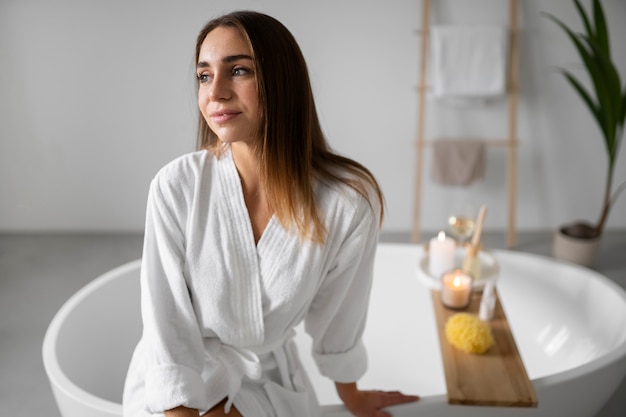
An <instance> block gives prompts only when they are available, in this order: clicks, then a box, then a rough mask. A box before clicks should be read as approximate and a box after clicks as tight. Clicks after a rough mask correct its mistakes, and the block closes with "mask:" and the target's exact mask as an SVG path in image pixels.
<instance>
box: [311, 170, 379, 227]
mask: <svg viewBox="0 0 626 417" xmlns="http://www.w3.org/2000/svg"><path fill="white" fill-rule="evenodd" d="M342 177H343V178H344V179H345V180H346V182H343V181H338V180H322V181H319V182H318V184H317V187H316V198H317V199H318V201H320V202H321V204H322V205H323V206H324V209H325V210H328V209H331V208H334V209H335V210H339V211H341V212H343V213H353V214H354V215H365V214H366V213H369V214H370V215H374V216H376V217H379V215H380V208H381V207H380V202H379V197H378V193H377V190H376V188H375V186H374V184H372V183H370V182H368V181H366V180H365V179H363V178H362V177H359V176H356V175H353V174H350V173H345V175H344V176H342Z"/></svg>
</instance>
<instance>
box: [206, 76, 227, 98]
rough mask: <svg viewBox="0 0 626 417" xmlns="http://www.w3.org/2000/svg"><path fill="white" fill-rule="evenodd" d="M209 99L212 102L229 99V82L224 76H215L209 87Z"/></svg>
mask: <svg viewBox="0 0 626 417" xmlns="http://www.w3.org/2000/svg"><path fill="white" fill-rule="evenodd" d="M209 98H210V99H211V100H213V101H220V100H228V99H229V98H231V90H230V87H229V80H228V78H227V77H226V76H224V75H217V74H216V75H215V76H214V77H213V80H212V81H211V85H210V86H209Z"/></svg>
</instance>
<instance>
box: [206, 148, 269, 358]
mask: <svg viewBox="0 0 626 417" xmlns="http://www.w3.org/2000/svg"><path fill="white" fill-rule="evenodd" d="M218 172H219V185H220V188H221V190H220V193H219V195H220V200H221V203H220V204H217V206H218V210H219V211H220V213H219V217H220V218H221V219H223V224H222V225H221V226H223V227H224V229H226V236H228V237H229V239H228V241H229V247H226V248H222V250H224V251H225V252H226V253H224V254H223V256H224V257H225V258H226V259H225V260H226V261H227V262H228V265H229V269H230V271H229V276H228V278H227V279H230V280H231V281H232V282H231V285H230V288H231V291H232V294H230V298H231V306H232V312H233V314H234V315H235V317H234V319H235V322H236V323H240V324H241V328H239V329H233V337H234V338H235V339H236V340H234V341H233V342H235V343H234V344H238V345H240V346H251V345H259V344H262V343H263V339H264V333H265V331H264V324H263V307H262V289H261V275H260V267H259V258H258V253H257V247H256V244H255V242H254V236H253V233H252V225H251V223H250V217H249V215H248V210H247V208H246V204H245V201H244V198H243V191H242V187H241V180H240V179H239V174H238V173H237V168H236V167H235V164H234V161H233V160H232V158H231V157H230V155H227V156H225V157H223V158H221V159H219V161H218ZM272 223H273V221H270V224H268V226H267V227H270V226H271V224H272Z"/></svg>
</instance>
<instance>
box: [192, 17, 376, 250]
mask: <svg viewBox="0 0 626 417" xmlns="http://www.w3.org/2000/svg"><path fill="white" fill-rule="evenodd" d="M221 26H226V27H233V28H236V29H238V30H239V31H240V32H241V34H242V35H243V36H244V38H245V39H246V40H247V41H248V42H249V44H250V48H251V50H252V54H253V58H254V63H255V68H256V69H255V73H256V82H257V89H258V94H259V106H260V108H261V132H259V133H260V134H259V136H260V138H261V139H260V142H259V144H258V146H257V153H258V157H259V161H260V167H261V168H260V173H259V174H260V176H261V182H262V184H263V187H264V190H265V192H266V195H267V199H268V202H269V204H270V207H271V209H272V210H273V211H274V213H275V214H276V217H277V218H278V220H279V221H280V223H281V224H282V225H283V226H284V227H285V228H287V229H290V228H291V226H292V224H294V223H295V226H296V228H297V230H298V233H299V235H300V236H303V237H306V238H309V239H311V240H313V241H315V242H319V243H323V242H324V240H325V237H326V229H325V227H324V224H323V222H322V220H321V217H320V214H319V212H318V209H317V207H316V203H315V197H314V190H313V186H314V182H315V179H316V178H317V179H320V180H323V181H324V180H325V181H330V182H339V183H343V184H346V185H348V186H349V187H351V188H353V189H354V190H355V191H356V192H358V193H359V194H361V195H362V196H363V197H365V198H367V199H368V201H369V198H370V193H369V191H368V190H369V188H370V187H371V188H373V189H374V190H375V194H376V198H377V199H378V200H379V201H378V202H379V204H380V207H381V218H380V222H381V223H382V217H383V207H384V201H383V195H382V191H381V189H380V187H379V186H378V183H377V182H376V179H375V178H374V176H373V175H372V173H371V172H370V171H369V170H368V169H367V168H365V167H364V166H363V165H361V164H359V163H358V162H356V161H353V160H351V159H349V158H346V157H343V156H341V155H338V154H336V153H334V152H333V151H332V150H331V149H330V147H329V146H328V143H327V141H326V138H325V137H324V134H323V133H322V129H321V127H320V123H319V119H318V116H317V111H316V108H315V102H314V100H313V92H312V90H311V83H310V80H309V74H308V70H307V65H306V61H305V60H304V56H303V55H302V52H301V50H300V47H299V46H298V44H297V42H296V40H295V38H294V37H293V35H292V34H291V33H290V32H289V30H288V29H287V28H286V27H285V26H284V25H283V24H282V23H280V22H279V21H278V20H276V19H274V18H273V17H270V16H267V15H265V14H262V13H258V12H252V11H237V12H233V13H229V14H226V15H223V16H221V17H218V18H216V19H213V20H211V21H210V22H208V23H207V24H206V25H205V26H204V27H203V28H202V30H201V31H200V33H199V35H198V39H197V42H196V63H197V62H198V59H199V54H200V48H201V46H202V43H203V42H204V39H205V38H206V36H207V35H208V34H209V32H211V31H212V30H213V29H215V28H217V27H221ZM198 148H199V149H207V150H209V151H211V152H213V153H214V154H216V155H218V156H219V155H220V154H221V153H222V152H223V149H224V147H223V145H222V143H221V142H220V141H219V139H218V138H217V136H216V135H215V133H214V132H213V131H211V129H210V128H209V126H208V124H207V123H206V121H205V120H204V118H203V117H202V115H201V114H199V116H198Z"/></svg>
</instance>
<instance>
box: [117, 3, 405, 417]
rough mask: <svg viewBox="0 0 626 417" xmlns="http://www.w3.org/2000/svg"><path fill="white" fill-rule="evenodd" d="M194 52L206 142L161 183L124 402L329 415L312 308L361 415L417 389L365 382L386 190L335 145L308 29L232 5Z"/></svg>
mask: <svg viewBox="0 0 626 417" xmlns="http://www.w3.org/2000/svg"><path fill="white" fill-rule="evenodd" d="M196 63H197V68H196V70H197V74H196V75H197V79H198V106H199V109H200V117H199V140H200V143H199V147H200V150H199V151H197V152H194V153H191V154H188V155H184V156H182V157H180V158H178V159H176V160H175V161H173V162H171V163H169V164H168V165H166V166H165V167H164V168H163V169H161V170H160V171H159V173H158V174H157V175H156V176H155V178H154V180H153V181H152V184H151V187H150V193H149V198H148V207H147V214H146V229H145V241H144V253H143V264H142V268H141V284H142V317H143V323H144V331H143V335H142V338H141V341H140V342H139V344H138V346H137V348H136V350H135V353H134V355H133V358H132V360H131V365H130V368H129V372H128V376H127V380H126V386H125V390H124V415H125V416H129V417H137V416H147V415H153V414H155V415H165V416H167V417H184V416H198V414H200V415H205V416H224V415H228V416H233V415H234V416H245V417H259V416H279V417H282V416H285V417H287V416H315V415H318V411H319V410H318V405H317V400H316V399H315V395H314V393H313V389H312V387H311V385H310V383H309V381H308V380H307V378H306V375H305V374H304V370H303V368H302V366H301V364H300V361H299V359H298V354H297V351H296V349H295V344H294V343H293V342H292V341H291V338H292V337H293V328H294V327H295V326H296V325H297V324H298V323H299V322H301V321H302V320H304V321H305V328H306V330H307V332H308V333H309V334H311V336H312V337H313V341H314V343H313V355H314V358H315V360H316V362H317V364H318V366H319V368H320V371H321V372H322V374H324V375H326V376H328V377H329V378H331V379H333V380H334V381H335V383H336V386H337V391H338V393H339V396H340V398H341V399H342V400H343V401H344V403H345V405H346V407H347V408H348V409H349V410H350V411H351V412H352V413H353V414H354V415H356V416H386V415H389V414H387V413H385V412H383V411H381V409H382V408H383V407H386V406H389V405H393V404H399V403H403V402H408V401H415V400H417V397H414V396H404V395H402V394H400V393H397V392H380V391H360V390H359V389H358V388H357V385H356V381H357V380H358V378H359V377H361V375H362V374H363V373H364V371H365V368H366V357H365V350H364V348H363V346H362V344H361V334H362V332H363V328H364V325H365V315H366V311H367V301H368V297H369V291H370V285H371V279H372V263H373V259H374V253H375V249H376V244H377V238H378V229H379V225H380V221H381V219H382V194H381V191H380V189H379V187H378V185H377V183H376V181H375V180H374V178H373V177H372V175H371V174H370V172H369V171H368V170H367V169H366V168H364V167H363V166H361V165H359V164H358V163H356V162H354V161H351V160H349V159H347V158H344V157H341V156H338V155H336V154H334V153H332V152H331V151H330V150H329V148H328V146H327V144H326V141H325V139H324V137H323V135H322V132H321V128H320V126H319V122H318V118H317V114H316V111H315V105H314V102H313V96H312V92H311V87H310V82H309V78H308V74H307V69H306V64H305V61H304V58H303V56H302V53H301V52H300V50H299V48H298V46H297V44H296V41H295V39H294V38H293V36H292V35H291V34H290V33H289V31H288V30H287V29H286V28H285V27H284V26H283V25H282V24H281V23H279V22H278V21H276V20H275V19H273V18H271V17H269V16H266V15H263V14H260V13H255V12H235V13H231V14H228V15H225V16H222V17H219V18H217V19H215V20H213V21H211V22H209V23H208V24H207V25H206V26H205V27H204V28H203V29H202V31H201V32H200V34H199V36H198V40H197V44H196Z"/></svg>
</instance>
